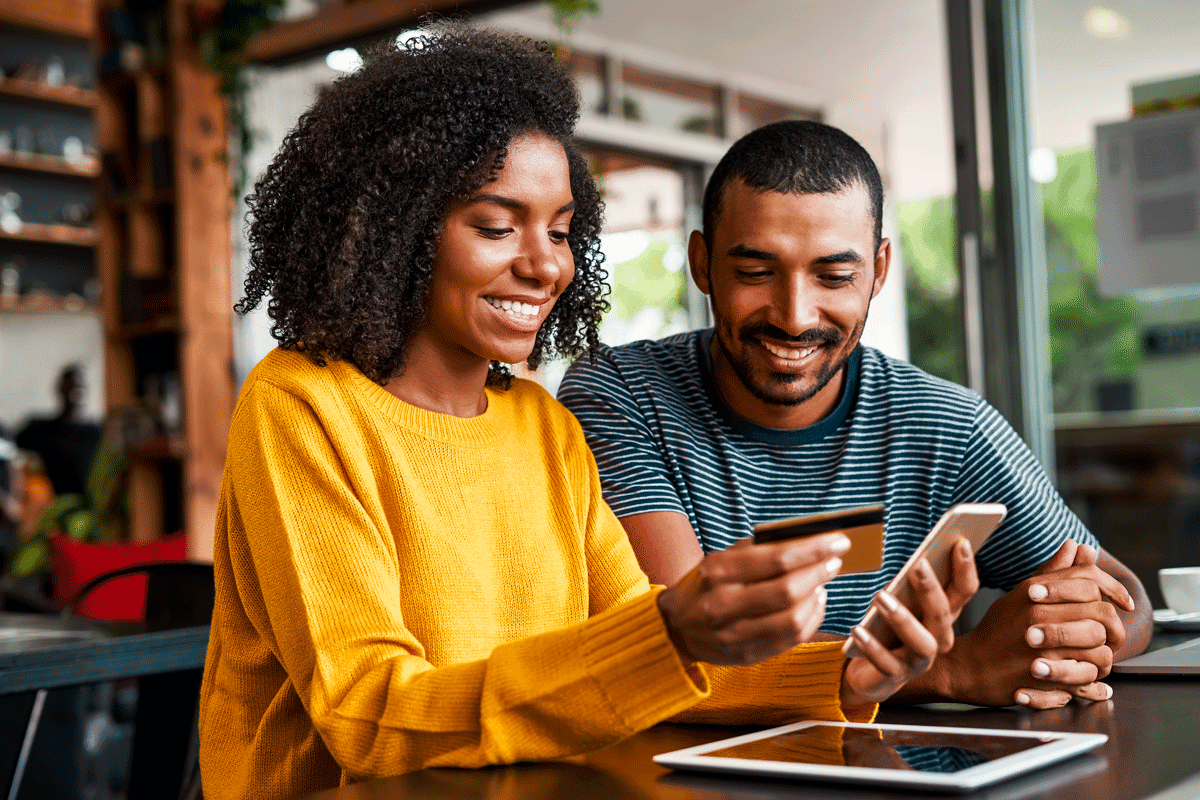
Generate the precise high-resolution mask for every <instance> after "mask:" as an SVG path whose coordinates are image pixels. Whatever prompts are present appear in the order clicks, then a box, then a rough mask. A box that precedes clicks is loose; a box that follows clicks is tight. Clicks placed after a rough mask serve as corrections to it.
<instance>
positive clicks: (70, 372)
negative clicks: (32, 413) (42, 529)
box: [16, 364, 102, 494]
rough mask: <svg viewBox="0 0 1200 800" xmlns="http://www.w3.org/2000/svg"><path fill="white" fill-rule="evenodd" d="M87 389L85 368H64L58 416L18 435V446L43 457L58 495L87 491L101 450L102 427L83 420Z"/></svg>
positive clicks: (31, 424) (58, 387)
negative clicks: (95, 461)
mask: <svg viewBox="0 0 1200 800" xmlns="http://www.w3.org/2000/svg"><path fill="white" fill-rule="evenodd" d="M86 388H87V387H86V386H85V384H84V380H83V368H82V367H80V366H79V365H78V364H68V365H67V366H65V367H63V370H62V373H60V374H59V376H58V382H57V383H56V384H55V390H56V393H57V395H58V402H59V411H58V414H57V415H56V416H53V417H45V418H36V419H33V420H30V421H29V422H28V423H27V424H26V425H25V427H24V428H22V429H21V431H20V433H18V434H17V440H16V442H17V447H19V448H21V449H22V450H31V451H33V452H35V453H37V454H38V455H39V456H41V458H42V463H43V464H44V465H45V468H46V477H48V478H49V479H50V483H51V484H52V485H53V486H54V492H55V494H81V493H83V492H84V491H85V488H86V486H87V476H88V472H90V471H91V468H92V461H93V460H95V458H96V451H97V450H98V449H99V448H100V439H101V435H102V434H101V429H100V426H99V425H97V424H96V423H94V422H87V421H85V420H84V419H82V414H83V401H84V396H85V394H86Z"/></svg>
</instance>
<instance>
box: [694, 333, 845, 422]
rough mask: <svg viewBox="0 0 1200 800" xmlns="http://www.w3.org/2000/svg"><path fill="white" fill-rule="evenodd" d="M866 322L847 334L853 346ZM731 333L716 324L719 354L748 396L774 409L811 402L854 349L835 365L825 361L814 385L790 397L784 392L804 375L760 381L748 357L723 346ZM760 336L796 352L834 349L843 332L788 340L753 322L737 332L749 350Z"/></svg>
mask: <svg viewBox="0 0 1200 800" xmlns="http://www.w3.org/2000/svg"><path fill="white" fill-rule="evenodd" d="M865 324H866V320H865V319H863V320H862V321H860V322H859V324H858V326H857V327H856V328H855V329H854V331H853V332H852V333H851V334H850V340H851V342H852V343H853V344H857V343H858V339H859V337H860V336H861V335H862V330H863V326H864V325H865ZM732 336H733V329H732V327H731V326H730V325H729V323H728V322H725V321H724V320H718V322H717V343H718V344H719V345H720V347H721V351H722V352H723V353H724V354H725V360H726V361H728V362H729V366H730V367H732V368H733V372H734V374H735V375H737V377H738V380H740V381H741V382H742V385H743V386H745V387H746V390H747V391H748V392H750V394H752V395H754V396H755V397H756V398H758V399H759V400H761V401H762V402H764V403H766V404H768V405H773V406H787V407H795V406H799V405H802V404H804V403H806V402H808V401H809V400H811V399H812V398H813V397H814V396H815V395H816V394H817V393H818V392H820V391H821V390H822V389H824V388H825V387H826V386H827V385H829V382H830V381H831V380H833V378H834V377H835V376H836V375H837V374H838V373H839V372H840V371H841V369H842V367H843V366H845V364H846V361H847V359H849V358H850V354H851V353H852V352H854V348H853V347H850V348H848V349H847V351H846V353H845V354H844V355H843V356H842V357H841V359H838V360H837V361H836V362H835V361H832V360H830V361H827V362H825V363H823V364H821V365H820V366H819V367H818V368H817V374H816V376H815V378H814V380H813V385H812V386H811V387H810V388H809V389H807V390H805V391H804V392H801V393H800V394H791V393H788V392H787V391H786V390H787V389H788V388H789V387H790V386H791V385H792V384H794V383H796V382H799V381H802V380H804V379H805V378H807V377H808V375H807V374H805V375H792V374H788V373H784V372H769V373H767V375H766V376H765V377H761V378H760V376H759V375H758V374H756V373H755V370H754V366H753V363H752V361H751V358H750V356H749V355H746V356H738V355H736V354H735V353H733V352H731V350H730V348H729V347H728V346H726V340H727V338H732ZM760 336H766V337H767V338H769V339H772V340H774V341H777V342H779V343H781V344H790V345H793V346H794V347H795V349H798V350H800V349H804V348H805V347H809V346H812V345H819V346H822V347H837V346H838V345H840V344H841V343H842V341H843V339H844V337H843V336H842V332H841V331H839V330H838V329H837V328H812V329H810V330H807V331H805V332H804V333H802V334H800V335H799V336H789V335H788V334H786V333H784V332H783V331H782V330H780V329H779V328H776V327H775V326H774V325H770V324H768V323H766V322H752V323H749V324H747V325H744V326H742V327H741V328H740V329H739V330H738V339H739V340H740V341H741V342H742V343H744V344H746V345H749V346H751V347H755V346H759V345H758V344H757V339H758V337H760Z"/></svg>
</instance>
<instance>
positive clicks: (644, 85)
mask: <svg viewBox="0 0 1200 800" xmlns="http://www.w3.org/2000/svg"><path fill="white" fill-rule="evenodd" d="M621 74H622V81H623V82H624V99H623V103H624V107H623V108H622V109H621V116H623V117H624V118H625V119H628V120H632V121H635V122H645V123H646V124H647V125H653V126H654V127H656V128H669V129H671V130H676V131H688V132H690V133H707V134H717V133H718V131H719V128H718V124H719V123H718V120H719V119H720V114H719V112H718V109H719V107H720V106H719V104H718V93H717V89H716V87H715V86H713V85H711V84H707V83H700V82H698V81H692V80H687V79H685V78H677V77H673V76H669V75H662V74H660V73H657V72H651V71H650V70H646V69H642V68H640V67H635V66H631V65H629V64H625V65H623V67H622V70H621Z"/></svg>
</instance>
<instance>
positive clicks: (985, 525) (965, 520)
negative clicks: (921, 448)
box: [842, 503, 1008, 658]
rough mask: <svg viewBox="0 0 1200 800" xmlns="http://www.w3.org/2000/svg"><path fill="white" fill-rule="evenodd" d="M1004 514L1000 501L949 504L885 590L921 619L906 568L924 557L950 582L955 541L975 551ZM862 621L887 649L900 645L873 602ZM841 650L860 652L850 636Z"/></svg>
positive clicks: (943, 581)
mask: <svg viewBox="0 0 1200 800" xmlns="http://www.w3.org/2000/svg"><path fill="white" fill-rule="evenodd" d="M1006 514H1008V509H1007V508H1005V507H1004V506H1003V505H1002V504H1000V503H959V504H958V505H956V506H951V507H950V509H949V510H948V511H946V513H945V514H943V515H942V518H941V519H939V520H938V521H937V524H936V525H934V526H933V530H931V531H930V532H929V534H928V535H927V536H926V537H925V540H924V541H923V542H921V544H920V546H919V547H918V548H917V549H916V550H915V551H913V554H912V556H910V557H909V559H908V561H907V562H906V563H905V565H904V566H903V567H901V568H900V572H899V573H897V574H896V577H895V578H893V579H892V582H891V583H889V584H888V585H887V593H888V594H890V595H891V596H892V597H894V598H896V599H897V600H899V601H900V602H901V603H902V604H903V605H904V606H905V607H906V608H908V610H909V611H912V612H913V613H914V614H916V615H917V617H918V618H920V616H921V612H920V609H919V605H920V604H919V601H918V600H917V593H916V590H914V589H913V586H912V584H911V583H909V581H908V573H909V570H912V569H915V568H916V565H917V562H918V561H919V560H921V559H922V558H927V559H929V566H931V567H933V574H934V575H935V576H937V579H938V582H939V583H941V585H942V586H945V585H946V584H948V583H949V582H950V561H951V558H950V556H951V551H952V550H953V548H954V544H955V542H957V541H958V540H959V539H960V538H963V539H966V540H967V542H968V543H969V544H970V545H971V551H972V552H973V553H978V552H979V548H980V547H981V546H982V545H983V543H984V542H985V541H987V538H988V537H989V536H991V535H992V531H994V530H996V528H997V526H999V525H1000V523H1001V522H1003V521H1004V517H1005V515H1006ZM861 624H862V626H863V627H864V628H866V629H867V632H868V633H870V634H871V635H872V636H874V637H875V638H876V639H878V640H879V641H880V642H882V643H883V646H884V647H886V648H888V649H889V650H890V649H891V648H893V647H896V646H897V645H899V644H900V639H899V638H898V637H897V636H896V634H895V633H894V632H893V631H892V628H891V626H890V625H888V624H887V622H886V621H884V619H883V615H882V614H879V613H878V612H877V611H876V609H875V606H874V605H872V606H871V607H870V608H868V609H867V615H866V616H865V617H863V621H862V623H861ZM842 652H843V653H845V654H846V655H847V656H848V657H850V658H854V657H856V656H859V655H861V653H859V651H858V648H857V647H855V646H854V640H853V639H847V640H846V644H845V645H843V646H842Z"/></svg>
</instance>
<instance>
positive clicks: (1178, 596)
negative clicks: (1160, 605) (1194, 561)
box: [1158, 567, 1200, 614]
mask: <svg viewBox="0 0 1200 800" xmlns="http://www.w3.org/2000/svg"><path fill="white" fill-rule="evenodd" d="M1158 585H1159V587H1160V588H1161V589H1162V593H1163V598H1164V599H1165V600H1166V601H1167V606H1168V607H1169V608H1170V609H1171V610H1172V611H1174V612H1175V613H1176V614H1192V613H1195V612H1198V611H1200V567H1171V568H1170V569H1160V570H1159V571H1158Z"/></svg>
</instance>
